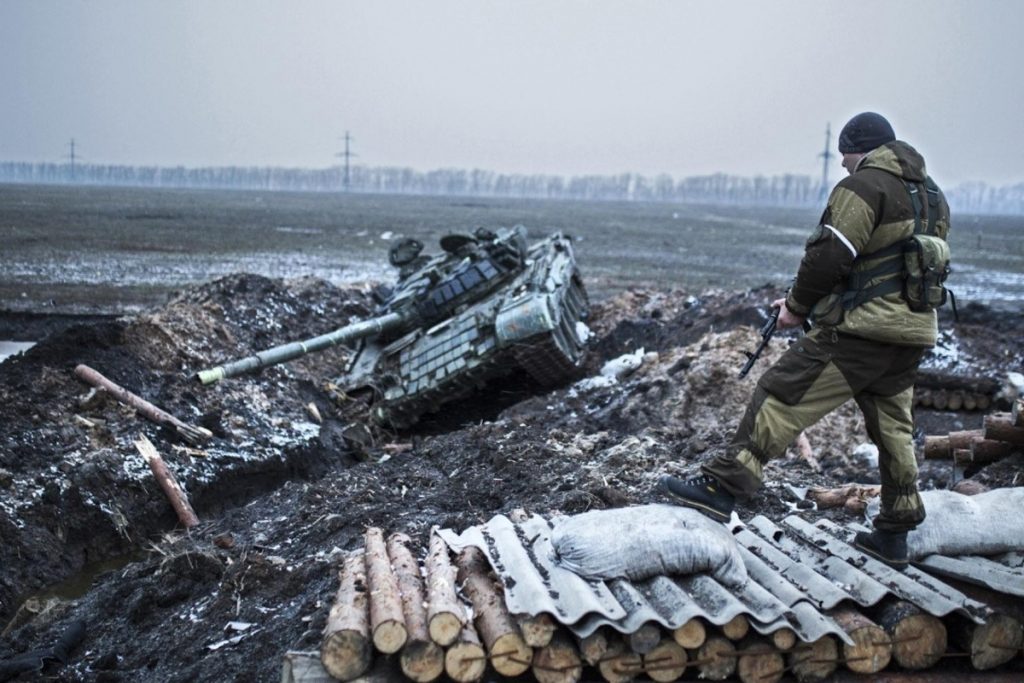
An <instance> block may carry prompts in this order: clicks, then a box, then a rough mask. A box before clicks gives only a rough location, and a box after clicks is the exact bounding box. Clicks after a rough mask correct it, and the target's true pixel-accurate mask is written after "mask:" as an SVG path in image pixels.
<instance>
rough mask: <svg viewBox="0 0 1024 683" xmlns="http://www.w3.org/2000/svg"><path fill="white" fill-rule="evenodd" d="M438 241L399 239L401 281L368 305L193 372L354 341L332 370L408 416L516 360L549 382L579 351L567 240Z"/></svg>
mask: <svg viewBox="0 0 1024 683" xmlns="http://www.w3.org/2000/svg"><path fill="white" fill-rule="evenodd" d="M441 247H442V252H441V253H440V254H437V255H434V256H427V255H424V254H423V253H422V250H423V245H422V244H421V243H420V242H418V241H416V240H412V239H408V238H406V239H404V240H399V241H397V242H396V243H394V244H393V245H392V247H391V249H390V252H389V261H390V262H391V264H392V265H394V266H395V267H397V268H398V269H399V277H398V281H397V282H396V283H395V285H394V286H393V287H391V288H388V289H386V290H385V291H384V293H383V296H382V302H381V304H380V305H379V307H378V309H377V310H376V311H375V315H374V316H373V317H372V318H369V319H367V320H364V321H360V322H356V323H353V324H351V325H346V326H345V327H341V328H339V329H337V330H335V331H333V332H330V333H327V334H324V335H321V336H319V337H315V338H313V339H309V340H306V341H301V342H291V343H289V344H283V345H281V346H277V347H274V348H272V349H268V350H266V351H262V352H260V353H257V354H255V355H253V356H250V357H247V358H243V359H240V360H237V361H234V362H231V363H226V364H224V365H221V366H218V367H216V368H213V369H210V370H204V371H202V372H200V373H198V378H199V379H200V380H201V381H202V382H203V383H204V384H207V383H210V382H215V381H218V380H220V379H224V378H226V377H232V376H234V375H238V374H241V373H243V372H248V371H251V370H256V369H258V368H261V367H266V366H268V365H273V364H276V363H282V362H285V361H288V360H291V359H293V358H297V357H298V356H301V355H304V354H306V353H311V352H314V351H319V350H322V349H325V348H328V347H330V346H333V345H336V344H343V343H344V344H348V343H352V342H356V345H355V351H354V353H353V355H352V356H351V357H350V359H349V362H348V363H347V365H346V367H345V368H344V371H343V372H341V373H340V374H339V376H337V377H334V378H327V379H329V380H330V381H331V382H332V384H333V385H335V386H337V387H338V388H340V389H341V390H343V391H345V392H346V393H355V392H359V393H362V394H363V395H367V396H369V397H370V399H371V409H372V414H373V415H374V417H375V418H376V419H377V420H378V421H380V422H382V423H386V424H390V425H392V426H395V427H406V426H409V425H411V424H413V423H414V422H416V420H417V419H418V418H419V417H420V415H422V414H423V413H425V412H429V411H432V410H436V409H437V408H438V407H439V406H440V405H441V404H442V403H445V402H448V401H451V400H453V399H456V398H460V397H463V396H465V395H467V394H469V393H471V392H472V391H473V390H474V389H476V388H477V387H479V386H481V385H482V384H483V383H484V382H486V381H487V380H488V379H491V378H493V377H497V376H500V375H503V374H507V373H510V372H513V371H516V370H517V369H518V370H523V371H525V372H527V373H529V375H530V376H531V377H533V378H534V379H535V380H537V381H538V382H540V383H542V384H545V385H556V384H559V383H561V382H564V381H566V380H567V379H569V378H570V377H571V376H573V375H574V374H575V373H576V372H577V370H578V369H579V367H580V365H581V364H582V363H583V359H584V355H585V352H586V340H587V336H588V335H589V331H588V330H587V328H586V325H585V323H584V320H585V319H586V317H587V309H588V301H587V295H586V291H585V289H584V287H583V281H582V279H581V277H580V274H579V270H578V268H577V266H576V260H575V256H574V254H573V250H572V241H571V239H570V238H569V237H567V236H566V235H563V234H561V233H555V234H553V235H550V236H549V237H547V238H546V239H544V240H541V241H540V242H537V243H535V244H533V245H532V246H530V245H528V244H527V235H526V230H525V228H523V227H522V226H516V227H514V228H511V229H509V228H498V229H497V230H493V231H492V230H489V229H487V228H478V229H477V230H476V231H475V232H473V233H454V234H449V235H445V236H444V237H442V238H441Z"/></svg>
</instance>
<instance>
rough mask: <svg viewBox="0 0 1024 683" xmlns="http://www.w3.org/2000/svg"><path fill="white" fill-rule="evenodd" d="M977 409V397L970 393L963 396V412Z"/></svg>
mask: <svg viewBox="0 0 1024 683" xmlns="http://www.w3.org/2000/svg"><path fill="white" fill-rule="evenodd" d="M977 409H978V395H977V394H972V393H969V392H968V393H966V394H964V410H970V411H974V410H977Z"/></svg>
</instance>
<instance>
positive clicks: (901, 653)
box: [875, 600, 946, 669]
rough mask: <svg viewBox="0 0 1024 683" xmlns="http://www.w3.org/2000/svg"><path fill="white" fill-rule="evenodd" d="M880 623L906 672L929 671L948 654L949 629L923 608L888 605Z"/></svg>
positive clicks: (897, 602)
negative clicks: (947, 632)
mask: <svg viewBox="0 0 1024 683" xmlns="http://www.w3.org/2000/svg"><path fill="white" fill-rule="evenodd" d="M875 616H876V619H875V620H876V621H877V622H878V625H879V626H881V627H882V628H883V629H885V632H886V633H888V634H889V637H890V638H891V639H892V646H893V647H892V656H893V659H895V660H896V663H897V664H899V665H900V666H902V667H903V668H904V669H927V668H929V667H931V666H934V665H935V664H936V663H938V661H939V658H941V657H942V655H943V654H944V653H945V652H946V627H945V626H944V625H943V623H942V621H941V620H940V619H939V618H938V617H934V616H932V615H931V614H928V613H927V612H924V611H922V610H921V609H920V608H919V607H917V606H915V605H913V604H911V603H909V602H905V601H903V600H893V601H890V602H886V603H885V604H884V605H882V607H881V608H880V609H879V610H878V612H877V614H876V615H875Z"/></svg>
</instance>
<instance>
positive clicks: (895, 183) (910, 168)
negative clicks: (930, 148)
mask: <svg viewBox="0 0 1024 683" xmlns="http://www.w3.org/2000/svg"><path fill="white" fill-rule="evenodd" d="M926 175H927V174H926V172H925V165H924V159H923V158H922V157H921V155H920V154H919V153H918V152H917V150H915V149H914V148H913V147H911V146H910V145H908V144H907V143H905V142H902V141H900V140H896V141H894V142H890V143H888V144H885V145H882V146H881V147H878V148H877V149H874V150H872V151H871V152H869V153H868V154H867V156H865V157H864V158H863V159H862V160H861V163H860V165H859V166H858V167H857V169H856V171H855V172H854V173H853V174H852V175H850V176H848V177H846V178H844V179H843V180H841V181H840V182H839V183H838V184H837V185H836V187H835V189H834V190H832V194H831V195H830V196H829V199H828V205H827V206H826V208H825V212H824V213H823V214H822V216H821V221H820V223H819V225H818V227H817V228H816V229H815V231H814V232H813V234H812V235H811V237H810V238H809V239H808V240H807V247H806V250H805V252H804V257H803V260H802V261H801V262H800V269H799V271H798V273H797V278H796V282H795V283H794V284H793V287H792V288H791V289H790V291H789V295H788V297H787V299H786V306H787V308H789V309H790V310H791V311H792V312H793V313H795V314H796V315H801V316H808V315H809V316H810V318H811V320H812V321H814V323H815V324H816V325H818V326H822V327H833V328H835V329H836V330H838V331H839V332H845V333H848V334H853V335H856V336H858V337H863V338H866V339H873V340H875V341H881V342H887V343H892V344H901V345H907V346H927V347H930V346H933V345H934V344H935V339H936V335H937V326H936V314H935V312H934V311H928V312H923V313H915V312H913V311H911V310H910V308H909V307H908V306H907V304H906V302H905V301H904V300H903V298H902V294H901V293H898V292H897V293H893V294H887V295H884V296H880V297H878V298H875V299H871V300H869V301H867V302H865V303H863V304H861V305H860V306H857V307H856V308H853V309H852V310H844V309H843V306H842V304H841V302H840V295H841V294H842V293H843V292H844V291H846V289H847V278H848V276H849V275H850V273H851V272H852V271H859V270H867V269H869V268H871V267H872V266H874V265H876V263H877V261H873V260H872V254H873V253H876V252H878V251H879V250H881V249H884V248H885V247H888V246H890V245H892V244H895V243H896V242H900V241H903V240H906V239H908V238H909V237H910V236H911V235H913V233H914V209H913V204H912V203H911V199H910V194H909V193H908V191H907V187H906V185H905V184H904V181H909V182H911V183H915V184H918V185H920V184H921V183H923V182H924V179H925V177H926ZM921 189H922V192H921V194H922V196H923V195H924V192H923V187H922V188H921ZM938 209H939V215H938V217H937V220H936V232H937V233H938V236H939V237H941V238H942V239H946V238H947V235H948V234H949V206H948V205H947V204H946V199H945V197H943V196H941V193H940V199H939V206H938ZM927 218H928V206H927V205H925V206H924V207H923V209H922V220H925V221H926V220H927Z"/></svg>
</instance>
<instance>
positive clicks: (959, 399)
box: [946, 391, 964, 412]
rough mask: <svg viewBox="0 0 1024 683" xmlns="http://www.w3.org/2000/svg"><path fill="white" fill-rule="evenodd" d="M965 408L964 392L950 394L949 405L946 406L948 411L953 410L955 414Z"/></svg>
mask: <svg viewBox="0 0 1024 683" xmlns="http://www.w3.org/2000/svg"><path fill="white" fill-rule="evenodd" d="M963 407H964V392H962V391H951V392H950V393H949V404H948V405H947V406H946V410H952V411H954V412H958V411H960V410H961V409H962V408H963Z"/></svg>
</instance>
